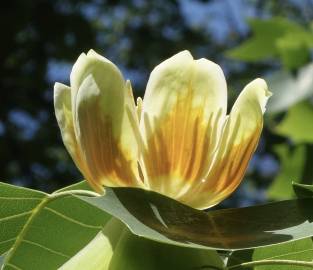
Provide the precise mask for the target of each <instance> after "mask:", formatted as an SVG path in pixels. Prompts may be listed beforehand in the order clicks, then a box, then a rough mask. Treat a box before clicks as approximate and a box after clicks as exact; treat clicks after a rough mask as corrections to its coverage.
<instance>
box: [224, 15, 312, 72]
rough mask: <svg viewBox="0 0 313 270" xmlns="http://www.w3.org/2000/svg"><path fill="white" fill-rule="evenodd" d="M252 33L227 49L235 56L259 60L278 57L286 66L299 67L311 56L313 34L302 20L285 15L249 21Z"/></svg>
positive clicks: (242, 58)
mask: <svg viewBox="0 0 313 270" xmlns="http://www.w3.org/2000/svg"><path fill="white" fill-rule="evenodd" d="M249 23H250V26H251V29H252V32H253V36H252V37H251V38H249V39H248V40H246V41H245V42H243V43H242V44H241V45H240V46H238V47H236V48H234V49H232V50H230V51H228V52H227V55H228V56H229V57H231V58H234V59H239V60H243V61H250V62H256V61H260V60H266V59H269V58H274V57H276V58H277V57H278V58H280V59H281V60H282V62H283V64H284V66H285V67H287V68H296V67H299V66H301V65H303V64H304V63H305V62H307V61H308V59H309V49H310V48H312V44H313V35H312V33H311V32H310V31H307V30H306V29H304V28H303V27H302V26H300V25H299V24H296V23H295V22H291V21H288V20H286V19H284V18H279V17H277V18H272V19H268V20H266V21H264V20H260V19H253V20H250V21H249Z"/></svg>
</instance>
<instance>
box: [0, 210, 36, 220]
mask: <svg viewBox="0 0 313 270" xmlns="http://www.w3.org/2000/svg"><path fill="white" fill-rule="evenodd" d="M31 213H32V210H31V211H27V212H23V213H19V214H15V215H12V216H8V217H4V218H0V222H1V221H7V220H10V219H14V218H19V217H22V216H26V215H30V214H31Z"/></svg>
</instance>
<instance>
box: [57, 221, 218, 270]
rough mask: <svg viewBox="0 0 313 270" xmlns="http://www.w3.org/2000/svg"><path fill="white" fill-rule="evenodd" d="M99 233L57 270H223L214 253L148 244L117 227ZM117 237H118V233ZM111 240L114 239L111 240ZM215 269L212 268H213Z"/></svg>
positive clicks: (160, 244) (121, 227)
mask: <svg viewBox="0 0 313 270" xmlns="http://www.w3.org/2000/svg"><path fill="white" fill-rule="evenodd" d="M114 223H115V226H114V227H111V230H105V231H104V232H101V233H99V234H98V235H97V236H96V237H95V238H94V239H93V240H92V241H91V242H90V244H89V245H88V246H86V247H85V248H83V249H82V250H81V251H80V252H79V253H78V254H77V255H76V256H74V257H73V258H72V259H71V260H70V261H68V262H67V263H66V264H65V265H64V266H63V267H62V268H61V269H60V270H75V269H84V270H108V269H110V270H119V269H127V270H139V269H149V270H159V269H203V267H204V266H206V267H210V268H209V269H222V267H223V262H222V260H221V258H220V256H219V255H218V254H217V252H216V251H215V250H201V249H190V248H185V247H177V246H173V245H167V244H162V243H158V242H155V241H151V240H147V239H144V238H140V237H138V236H135V235H133V234H132V233H131V232H130V231H129V230H128V229H127V228H126V226H125V225H122V226H121V225H120V224H118V223H117V224H116V221H114ZM116 229H117V230H119V233H117V230H116ZM112 238H114V239H112ZM213 267H214V268H213Z"/></svg>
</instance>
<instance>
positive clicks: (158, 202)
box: [80, 188, 313, 250]
mask: <svg viewBox="0 0 313 270" xmlns="http://www.w3.org/2000/svg"><path fill="white" fill-rule="evenodd" d="M80 198H81V199H82V200H84V201H86V202H88V203H90V204H91V205H93V206H96V207H98V208H99V209H102V210H103V211H105V212H108V213H110V214H111V215H112V216H115V217H116V218H118V219H120V220H121V221H123V222H124V223H125V224H127V226H128V227H129V229H130V230H131V231H132V232H133V233H134V234H136V235H139V236H143V237H145V238H148V239H152V240H155V241H159V242H163V243H170V244H174V245H181V246H186V247H193V248H203V249H224V250H236V249H246V248H252V247H258V246H265V245H270V244H274V243H280V242H286V241H292V240H297V239H302V238H305V237H309V236H312V235H313V222H312V220H313V211H312V207H313V198H312V199H301V200H290V201H283V202H277V203H271V204H266V205H261V206H254V207H247V208H238V209H225V210H215V211H209V212H208V213H205V212H203V211H199V210H196V209H193V208H190V207H188V206H186V205H183V204H181V203H179V202H177V201H175V200H172V199H170V198H167V197H165V196H163V195H160V194H158V193H155V192H152V191H145V190H141V189H135V188H107V190H106V195H105V196H103V197H98V198H87V197H80Z"/></svg>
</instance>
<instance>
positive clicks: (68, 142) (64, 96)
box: [54, 83, 102, 191]
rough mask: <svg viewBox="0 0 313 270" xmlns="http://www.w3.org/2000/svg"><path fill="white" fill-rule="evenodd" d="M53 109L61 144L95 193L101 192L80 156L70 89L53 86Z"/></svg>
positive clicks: (63, 86) (62, 86) (57, 85)
mask: <svg viewBox="0 0 313 270" xmlns="http://www.w3.org/2000/svg"><path fill="white" fill-rule="evenodd" d="M54 109H55V115H56V118H57V121H58V124H59V127H60V130H61V135H62V139H63V143H64V145H65V147H66V149H67V151H68V152H69V154H70V155H71V157H72V159H73V161H74V162H75V164H76V166H77V167H78V168H79V169H80V171H81V172H82V174H83V175H84V177H85V178H87V179H89V181H91V182H90V184H91V185H92V186H93V187H94V189H96V190H97V191H101V190H102V189H101V186H100V185H99V184H97V183H96V182H93V181H92V179H91V177H90V173H89V169H88V167H87V166H86V162H85V160H84V158H83V156H82V153H81V149H80V146H79V144H78V143H77V140H76V135H75V131H74V125H73V115H72V106H71V89H70V87H68V86H66V85H64V84H61V83H56V84H55V86H54Z"/></svg>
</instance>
